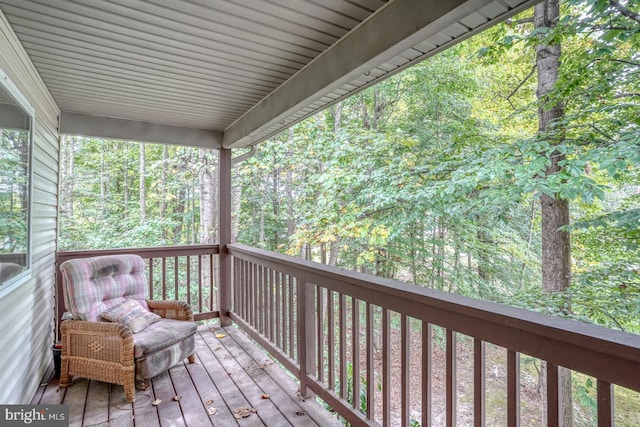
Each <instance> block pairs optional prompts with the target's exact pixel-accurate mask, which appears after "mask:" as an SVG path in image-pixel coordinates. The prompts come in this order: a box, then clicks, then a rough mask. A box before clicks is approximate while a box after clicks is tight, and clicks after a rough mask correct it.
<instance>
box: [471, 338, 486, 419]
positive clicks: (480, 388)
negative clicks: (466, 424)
mask: <svg viewBox="0 0 640 427" xmlns="http://www.w3.org/2000/svg"><path fill="white" fill-rule="evenodd" d="M484 420H485V345H484V342H483V341H482V340H480V339H478V338H474V339H473V425H474V426H475V427H483V426H484V425H485V423H484Z"/></svg>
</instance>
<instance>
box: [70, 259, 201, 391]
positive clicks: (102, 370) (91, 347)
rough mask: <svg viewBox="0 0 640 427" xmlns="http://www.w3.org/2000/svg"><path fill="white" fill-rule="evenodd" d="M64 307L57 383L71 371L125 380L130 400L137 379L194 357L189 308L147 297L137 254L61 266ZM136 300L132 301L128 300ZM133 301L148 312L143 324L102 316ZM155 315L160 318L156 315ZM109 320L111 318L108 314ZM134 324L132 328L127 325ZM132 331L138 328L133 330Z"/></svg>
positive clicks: (115, 381) (142, 312) (143, 312)
mask: <svg viewBox="0 0 640 427" xmlns="http://www.w3.org/2000/svg"><path fill="white" fill-rule="evenodd" d="M60 270H61V272H62V283H63V292H64V301H65V307H66V310H67V313H65V317H64V318H65V319H70V320H64V321H63V322H62V324H61V326H60V331H61V335H62V356H61V360H62V370H61V374H60V386H61V387H68V386H69V385H71V379H72V377H73V376H79V377H82V378H89V379H94V380H97V381H104V382H108V383H112V384H121V385H123V386H124V392H125V397H126V399H127V400H128V401H129V402H133V401H135V382H136V379H137V380H139V381H141V380H146V379H149V378H153V377H155V376H156V375H158V374H160V373H162V372H164V371H166V370H167V369H169V368H170V367H171V366H173V365H175V364H176V363H178V362H180V361H181V360H184V359H185V358H187V357H188V359H189V362H190V363H194V362H195V354H194V353H195V338H194V336H195V333H196V329H197V325H196V324H195V323H194V321H193V312H192V311H191V308H190V307H189V306H188V305H187V304H186V303H185V302H181V301H151V300H147V299H146V295H147V278H146V275H145V272H144V261H143V260H142V258H140V257H139V256H137V255H110V256H99V257H93V258H81V259H73V260H69V261H66V262H64V263H63V264H62V265H61V266H60ZM132 300H133V301H135V302H132ZM128 305H134V306H137V307H139V308H140V307H141V309H140V310H138V312H139V313H138V314H140V315H142V316H144V317H145V319H146V318H147V317H152V320H151V322H152V323H150V324H149V325H148V326H146V327H144V326H145V325H146V324H145V325H142V326H143V327H144V328H143V329H142V330H141V331H138V329H140V328H139V326H140V324H138V323H136V324H135V327H134V326H132V325H131V326H127V325H126V324H127V320H129V319H128V318H127V317H126V316H125V317H123V318H121V319H117V320H119V321H123V320H124V324H123V323H120V322H113V323H112V322H107V321H104V320H105V319H104V318H103V315H104V316H105V317H107V314H110V313H112V312H113V310H121V311H122V307H126V306H128ZM150 312H151V313H155V314H157V315H159V316H160V317H161V318H160V319H158V316H156V315H155V314H150ZM111 320H114V319H111ZM132 328H133V330H132ZM134 331H136V332H137V333H134Z"/></svg>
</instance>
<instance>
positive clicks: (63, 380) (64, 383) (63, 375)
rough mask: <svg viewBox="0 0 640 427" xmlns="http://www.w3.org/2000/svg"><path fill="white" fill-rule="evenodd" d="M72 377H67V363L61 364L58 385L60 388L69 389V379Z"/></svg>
mask: <svg viewBox="0 0 640 427" xmlns="http://www.w3.org/2000/svg"><path fill="white" fill-rule="evenodd" d="M72 378H73V377H72V376H71V375H69V362H66V361H63V362H62V369H61V370H60V380H59V385H60V387H62V388H66V387H69V386H70V385H71V379H72Z"/></svg>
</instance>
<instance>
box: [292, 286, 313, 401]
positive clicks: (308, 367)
mask: <svg viewBox="0 0 640 427" xmlns="http://www.w3.org/2000/svg"><path fill="white" fill-rule="evenodd" d="M296 281H297V285H298V298H297V303H298V304H297V305H298V331H297V332H298V339H297V345H298V358H299V363H300V378H299V380H300V395H301V396H302V397H309V395H310V392H309V390H307V377H308V375H309V374H312V375H315V374H316V373H315V370H316V358H315V357H316V311H315V292H314V287H313V285H312V284H311V283H307V280H306V275H304V274H303V275H300V276H297V277H296Z"/></svg>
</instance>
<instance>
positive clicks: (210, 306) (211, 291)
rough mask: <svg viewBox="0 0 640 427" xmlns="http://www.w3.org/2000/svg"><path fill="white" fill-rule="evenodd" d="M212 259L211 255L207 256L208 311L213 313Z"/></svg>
mask: <svg viewBox="0 0 640 427" xmlns="http://www.w3.org/2000/svg"><path fill="white" fill-rule="evenodd" d="M213 261H214V259H213V254H211V255H209V311H213V309H214V307H215V306H214V304H213V300H214V299H215V298H216V293H215V291H214V289H213V278H214V277H215V276H214V273H215V270H214V268H213V267H214V262H213Z"/></svg>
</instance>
